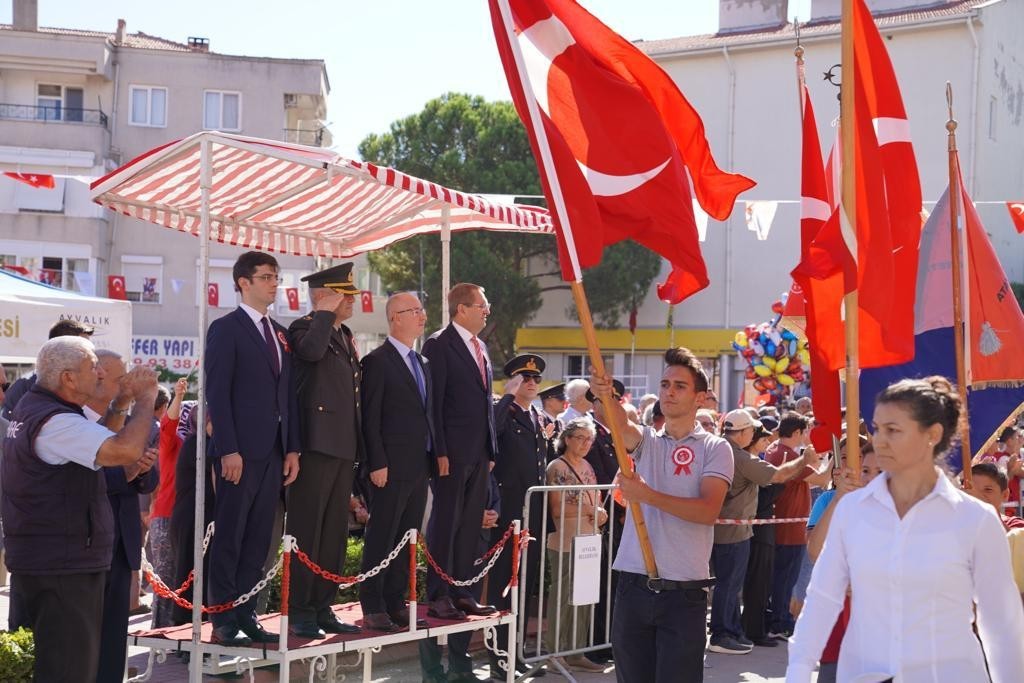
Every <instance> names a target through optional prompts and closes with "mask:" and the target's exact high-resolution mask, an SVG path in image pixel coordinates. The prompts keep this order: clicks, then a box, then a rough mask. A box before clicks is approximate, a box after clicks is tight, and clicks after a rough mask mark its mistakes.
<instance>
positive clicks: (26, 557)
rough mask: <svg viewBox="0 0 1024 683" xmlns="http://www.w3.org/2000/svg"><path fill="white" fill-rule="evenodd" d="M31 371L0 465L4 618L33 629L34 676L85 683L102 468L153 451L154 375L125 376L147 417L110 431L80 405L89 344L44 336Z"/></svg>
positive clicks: (103, 518)
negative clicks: (7, 603) (7, 576)
mask: <svg viewBox="0 0 1024 683" xmlns="http://www.w3.org/2000/svg"><path fill="white" fill-rule="evenodd" d="M36 374H37V376H38V380H37V382H36V384H35V386H33V387H32V389H30V390H29V391H28V393H27V394H25V397H24V398H22V399H21V401H19V403H18V405H17V407H16V408H15V410H14V413H13V415H12V417H11V421H10V425H8V428H7V433H6V439H5V441H4V448H3V450H4V458H3V463H2V465H0V467H2V476H0V479H2V489H3V501H2V508H0V510H2V515H3V528H4V544H5V546H6V549H7V566H8V567H9V569H10V571H11V618H10V619H9V622H10V627H11V628H12V629H16V628H18V627H20V626H24V627H26V628H30V629H32V631H33V632H34V634H35V647H36V659H35V676H34V680H37V681H48V682H49V681H53V682H61V681H68V682H69V683H70V682H72V681H87V680H92V679H93V678H94V677H95V676H96V670H97V664H98V659H99V635H100V623H101V621H102V617H103V589H104V581H105V576H106V573H107V571H108V570H109V569H110V561H111V556H112V553H113V543H114V520H113V516H112V513H111V509H110V503H109V502H108V501H107V491H106V482H105V480H104V476H103V472H102V471H101V468H102V467H104V466H115V465H130V464H133V463H136V462H138V461H140V460H141V459H142V458H144V457H150V458H151V457H152V455H151V454H150V455H144V450H145V448H144V447H145V444H146V439H147V438H148V437H149V431H150V426H151V425H152V419H151V416H152V410H153V403H154V401H155V400H156V393H157V381H156V373H154V372H153V371H152V370H148V369H144V368H136V369H135V370H132V372H131V373H129V376H128V377H127V378H126V380H125V384H124V387H125V390H126V393H130V394H131V396H133V397H134V398H135V406H136V408H135V409H136V410H141V411H142V413H148V414H149V418H147V419H137V420H132V421H129V422H128V423H127V425H126V426H125V427H124V429H122V430H121V431H120V432H118V433H116V434H115V433H114V432H112V431H110V430H109V429H107V428H106V427H104V426H102V425H99V424H97V423H95V422H92V421H91V420H88V419H86V417H85V415H84V414H83V411H82V406H83V405H85V403H86V401H88V400H89V398H90V397H91V396H92V395H93V394H94V393H95V392H96V386H97V384H98V382H99V381H100V380H101V379H102V378H103V369H102V368H101V367H100V366H99V362H98V360H97V358H96V353H95V351H94V349H93V345H92V342H90V341H88V340H86V339H82V338H80V337H58V338H56V339H51V340H50V341H48V342H46V344H44V345H43V347H42V348H41V349H40V351H39V356H38V357H37V359H36ZM117 412H119V411H118V409H117V408H116V407H114V406H110V407H109V408H108V413H117ZM140 417H142V414H140ZM146 464H151V463H146Z"/></svg>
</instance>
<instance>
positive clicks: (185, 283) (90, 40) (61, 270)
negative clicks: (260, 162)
mask: <svg viewBox="0 0 1024 683" xmlns="http://www.w3.org/2000/svg"><path fill="white" fill-rule="evenodd" d="M13 3H14V15H13V23H12V24H11V25H0V171H14V172H22V173H45V174H51V175H53V176H55V187H54V188H53V189H51V190H46V189H36V188H32V187H30V186H28V185H26V184H23V183H19V182H17V181H14V180H10V179H8V178H4V177H2V176H0V264H3V265H6V266H13V267H15V268H16V269H18V270H19V271H21V272H22V273H27V274H28V276H29V277H32V278H34V279H38V280H42V281H45V282H48V283H50V284H53V285H56V286H59V287H62V288H64V289H69V290H73V291H77V292H81V293H84V294H90V295H96V296H106V295H107V293H108V292H107V284H108V276H109V275H123V276H124V280H125V285H126V290H127V296H128V298H129V300H131V301H132V302H133V334H134V336H135V343H134V347H135V349H134V350H135V353H134V354H133V356H134V357H135V358H136V359H139V360H141V361H142V362H150V361H151V359H163V360H164V361H166V362H167V363H168V365H171V366H172V367H176V368H178V369H181V368H183V367H184V364H185V361H194V360H195V358H194V353H195V352H194V348H195V346H194V342H195V340H196V338H197V335H198V331H197V320H198V305H199V296H200V293H201V292H199V290H200V289H201V287H197V286H196V282H197V279H198V272H199V271H198V253H199V242H198V240H196V239H195V238H194V237H191V236H189V235H185V234H181V233H178V232H175V231H172V230H168V229H166V228H162V227H157V226H154V225H150V224H146V223H142V222H140V221H138V220H135V219H132V218H128V217H125V216H122V215H117V214H114V213H112V212H109V211H106V210H105V209H101V208H100V207H98V206H97V205H95V204H93V203H91V202H90V201H89V183H90V182H92V181H93V180H94V179H96V178H98V177H101V176H103V175H104V174H106V173H107V172H109V171H111V170H112V169H114V168H116V167H117V166H119V165H121V164H123V163H125V162H127V161H130V160H131V159H133V158H135V157H136V156H138V155H140V154H143V153H145V152H147V151H148V150H150V149H152V148H154V147H157V146H159V145H162V144H164V143H167V142H170V141H172V140H177V139H180V138H183V137H186V136H188V135H190V134H193V133H195V132H197V131H201V130H223V131H230V132H233V133H239V134H242V135H248V136H252V137H258V138H268V139H273V140H283V141H289V142H297V143H301V144H306V145H316V146H328V145H330V144H331V137H330V133H329V131H328V130H327V129H326V127H325V126H324V123H323V121H324V120H325V116H326V106H327V104H326V103H327V95H328V93H329V90H330V83H329V81H328V78H327V70H326V67H325V65H324V62H323V61H322V60H319V59H272V58H266V57H249V56H241V55H225V54H219V53H217V52H215V51H214V50H213V49H212V46H211V43H210V41H209V40H208V39H207V38H199V37H188V38H187V39H186V40H184V41H182V42H179V41H176V40H169V39H166V38H160V37H156V36H153V35H149V34H147V33H143V32H141V31H139V32H135V33H130V32H129V31H128V29H127V26H126V23H125V22H124V21H123V20H122V21H119V22H118V25H117V27H116V30H115V31H113V32H111V33H105V32H100V31H85V30H78V29H73V28H43V27H39V26H38V25H37V2H36V0H13ZM183 38H185V37H183ZM238 253H239V251H238V249H236V248H232V247H228V246H224V245H216V244H215V245H213V247H212V249H211V278H212V280H213V281H214V282H216V283H218V285H219V293H220V296H219V301H218V306H217V308H215V309H214V310H212V311H211V315H212V316H213V317H217V316H219V315H222V314H224V313H226V312H228V311H230V310H231V309H232V308H234V306H235V305H236V295H235V293H234V291H233V287H232V282H231V264H232V263H233V261H234V259H235V257H236V256H237V254H238ZM278 258H279V261H280V263H281V266H282V277H283V282H282V286H281V291H280V296H281V298H280V301H279V302H278V304H277V305H276V306H275V315H276V317H278V318H279V319H280V320H281V322H283V323H284V324H285V325H287V324H289V322H290V320H291V319H292V318H293V317H295V316H298V315H304V314H305V309H306V307H307V305H308V301H307V294H306V288H305V287H304V286H300V283H299V278H300V277H301V276H302V275H303V274H305V273H308V272H310V271H311V270H313V269H314V267H315V264H314V263H313V259H312V258H304V257H291V256H279V257H278ZM357 273H358V275H357V278H358V279H359V280H360V286H361V287H362V288H363V289H374V288H375V287H376V286H377V285H376V282H375V280H376V278H372V277H371V275H370V273H369V270H368V269H367V267H366V264H365V260H361V259H360V260H358V263H357ZM295 286H298V287H299V296H300V307H299V310H298V311H293V310H290V309H289V307H288V305H287V301H286V299H285V288H286V287H295ZM356 309H357V313H356V315H355V318H354V319H353V321H352V322H353V323H354V327H355V328H356V329H357V330H359V331H360V332H361V333H362V335H361V336H362V339H363V341H364V343H368V342H369V341H370V340H372V339H375V338H376V337H377V336H378V335H379V333H381V332H382V331H383V330H384V325H383V321H382V320H378V318H382V316H379V315H377V316H370V315H364V314H362V313H361V308H360V307H359V306H357V307H356ZM378 310H379V309H378ZM165 342H167V343H165ZM190 343H191V346H190ZM0 356H2V352H0Z"/></svg>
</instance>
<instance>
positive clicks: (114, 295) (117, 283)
mask: <svg viewBox="0 0 1024 683" xmlns="http://www.w3.org/2000/svg"><path fill="white" fill-rule="evenodd" d="M107 298H108V299H120V300H121V301H127V299H128V292H127V290H126V289H125V284H124V275H108V276H107Z"/></svg>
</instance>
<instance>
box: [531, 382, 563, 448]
mask: <svg viewBox="0 0 1024 683" xmlns="http://www.w3.org/2000/svg"><path fill="white" fill-rule="evenodd" d="M537 396H538V397H539V398H540V406H541V414H540V420H541V424H543V425H544V430H545V434H544V435H545V436H546V437H547V439H548V462H551V461H552V460H554V459H555V458H557V457H558V456H557V455H556V454H555V441H556V440H557V439H558V435H559V434H561V433H562V427H563V423H562V421H561V420H559V419H558V416H559V415H560V414H561V413H562V412H563V411H564V410H565V382H560V383H559V384H555V385H554V386H550V387H548V388H547V389H544V390H543V391H541V392H538V394H537ZM548 425H550V431H549V427H548Z"/></svg>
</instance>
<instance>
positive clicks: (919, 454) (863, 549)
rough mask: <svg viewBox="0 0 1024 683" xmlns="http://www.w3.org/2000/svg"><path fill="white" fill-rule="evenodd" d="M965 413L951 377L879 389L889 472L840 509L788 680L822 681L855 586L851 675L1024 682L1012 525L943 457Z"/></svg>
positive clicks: (846, 660)
mask: <svg viewBox="0 0 1024 683" xmlns="http://www.w3.org/2000/svg"><path fill="white" fill-rule="evenodd" d="M959 420H960V399H959V397H958V395H957V393H956V391H955V390H954V388H953V387H952V386H951V385H950V383H949V382H948V381H947V380H946V379H945V378H943V377H929V378H926V379H923V380H902V381H900V382H897V383H896V384H893V385H891V386H889V387H888V388H887V389H886V390H885V391H883V392H882V393H881V394H880V395H879V396H878V399H877V401H876V404H875V414H874V424H875V438H874V447H875V453H876V454H877V456H878V462H879V466H880V467H881V468H882V471H883V474H882V475H881V476H879V477H876V478H875V480H874V481H873V482H871V483H870V484H869V485H867V486H865V487H864V488H862V489H860V490H858V491H855V492H853V493H850V494H849V495H847V496H845V497H844V498H843V500H841V501H840V502H839V504H838V505H837V506H836V509H835V513H834V515H833V517H832V526H831V528H830V529H829V533H828V537H827V539H826V541H825V547H824V548H823V550H822V553H821V556H820V557H819V558H818V562H817V564H816V565H815V567H814V573H813V575H812V576H811V583H810V586H809V588H808V590H807V602H806V603H805V605H804V609H803V612H801V614H800V619H799V620H798V621H797V625H796V631H795V633H794V634H793V638H792V640H791V642H790V647H789V668H788V670H787V672H786V681H787V683H808V682H809V681H810V680H811V674H812V672H813V671H814V666H815V663H816V662H817V660H818V657H819V656H820V654H821V651H822V648H823V647H824V645H825V642H826V640H827V639H828V636H829V633H830V632H831V630H832V626H833V624H835V620H836V615H838V614H839V612H840V610H842V608H843V599H844V597H845V595H846V591H847V588H848V587H849V588H850V590H851V602H852V605H851V607H852V608H851V614H850V624H849V626H848V627H847V630H846V636H845V638H844V640H843V645H842V649H841V651H840V653H839V670H838V676H837V680H838V681H839V683H846V682H856V683H877V682H880V681H889V680H893V681H896V682H898V683H925V682H927V683H984V682H985V681H988V680H990V679H989V676H990V675H991V681H992V682H993V683H1010V682H1011V681H1021V680H1024V645H1022V643H1024V608H1022V606H1021V600H1020V597H1019V595H1018V594H1017V593H1016V588H1015V586H1014V583H1013V576H1012V574H1011V570H1010V557H1009V549H1008V546H1007V542H1006V535H1005V533H1004V532H1003V528H1002V525H1001V524H1000V522H999V519H998V518H997V517H996V516H995V513H994V512H993V511H992V509H991V507H990V506H986V505H984V504H983V503H981V502H980V501H978V500H976V499H974V498H972V497H970V496H968V495H967V494H965V493H964V492H962V491H960V490H958V489H957V488H956V487H955V486H954V485H953V484H952V483H950V481H949V479H948V478H947V477H946V476H945V475H944V474H943V473H942V472H941V471H940V470H939V469H938V468H937V467H936V466H935V460H936V458H938V457H940V456H942V455H943V454H944V453H945V452H946V451H947V449H948V448H949V445H950V440H951V439H952V437H953V436H954V435H955V433H956V430H957V424H958V422H959ZM975 606H976V607H977V610H976V612H975ZM975 613H976V614H977V630H978V636H977V637H976V636H975V634H974V632H973V631H972V623H973V622H974V621H975ZM979 638H980V640H981V642H980V643H979V642H978V640H979ZM982 648H984V653H982ZM986 661H987V662H988V670H987V671H986Z"/></svg>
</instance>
